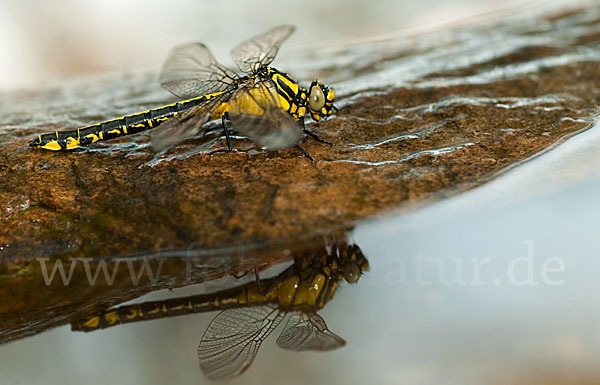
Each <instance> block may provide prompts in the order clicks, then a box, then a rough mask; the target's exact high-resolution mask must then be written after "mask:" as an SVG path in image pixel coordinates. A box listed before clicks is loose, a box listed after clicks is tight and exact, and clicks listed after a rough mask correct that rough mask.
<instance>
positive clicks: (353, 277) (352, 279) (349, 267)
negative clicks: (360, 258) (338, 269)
mask: <svg viewBox="0 0 600 385" xmlns="http://www.w3.org/2000/svg"><path fill="white" fill-rule="evenodd" d="M342 273H344V278H345V279H346V281H347V282H348V283H356V282H358V279H359V278H360V267H359V266H358V265H357V264H356V263H348V264H345V265H344V266H342Z"/></svg>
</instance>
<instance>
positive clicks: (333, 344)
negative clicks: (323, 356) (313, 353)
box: [277, 313, 346, 352]
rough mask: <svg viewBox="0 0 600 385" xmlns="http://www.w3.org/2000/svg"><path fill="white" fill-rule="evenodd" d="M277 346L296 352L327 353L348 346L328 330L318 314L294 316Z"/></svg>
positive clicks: (278, 340) (278, 339)
mask: <svg viewBox="0 0 600 385" xmlns="http://www.w3.org/2000/svg"><path fill="white" fill-rule="evenodd" d="M277 345H279V347H281V348H283V349H287V350H293V351H296V352H300V351H304V350H317V351H327V350H333V349H337V348H340V347H342V346H344V345H346V341H345V340H344V339H343V338H342V337H340V336H338V335H337V334H335V333H333V332H332V331H330V330H329V329H328V328H327V324H325V320H323V318H322V317H321V316H320V315H318V314H317V313H299V314H294V315H292V316H291V317H290V319H289V320H288V323H287V324H286V325H285V328H284V329H283V332H281V335H280V336H279V338H277Z"/></svg>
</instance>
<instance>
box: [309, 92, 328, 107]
mask: <svg viewBox="0 0 600 385" xmlns="http://www.w3.org/2000/svg"><path fill="white" fill-rule="evenodd" d="M309 98H310V100H309V102H308V104H309V106H310V109H311V110H313V111H319V110H320V109H321V108H323V106H324V105H325V95H324V94H323V90H321V88H320V87H319V86H314V87H313V88H312V89H311V90H310V96H309Z"/></svg>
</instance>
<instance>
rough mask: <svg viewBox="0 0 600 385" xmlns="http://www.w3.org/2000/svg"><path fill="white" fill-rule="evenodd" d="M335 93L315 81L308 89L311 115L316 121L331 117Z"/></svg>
mask: <svg viewBox="0 0 600 385" xmlns="http://www.w3.org/2000/svg"><path fill="white" fill-rule="evenodd" d="M334 99H335V92H334V91H333V88H329V87H327V86H326V85H324V84H323V83H321V82H318V81H316V80H315V81H314V82H312V83H311V85H310V88H309V89H308V108H309V109H310V115H311V117H312V118H313V120H315V121H319V120H321V118H325V117H327V116H329V115H331V112H332V111H333V100H334Z"/></svg>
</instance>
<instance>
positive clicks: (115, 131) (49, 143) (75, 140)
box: [29, 92, 222, 151]
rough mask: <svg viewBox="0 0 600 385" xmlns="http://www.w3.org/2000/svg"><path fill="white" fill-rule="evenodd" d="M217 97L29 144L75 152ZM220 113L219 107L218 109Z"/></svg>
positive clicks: (40, 138)
mask: <svg viewBox="0 0 600 385" xmlns="http://www.w3.org/2000/svg"><path fill="white" fill-rule="evenodd" d="M219 94H220V92H219V93H215V94H210V95H204V96H200V97H198V98H194V99H189V100H184V101H182V102H178V103H173V104H169V105H167V106H163V107H159V108H154V109H152V110H148V111H143V112H138V113H136V114H131V115H127V116H123V117H120V118H117V119H111V120H107V121H104V122H100V123H96V124H92V125H90V126H85V127H81V128H77V129H75V130H66V131H56V132H52V133H48V134H43V135H39V136H38V137H37V138H35V139H34V140H32V141H31V142H30V143H29V146H30V147H40V148H43V149H46V150H51V151H64V150H74V149H76V148H79V147H82V146H87V145H90V144H92V143H96V142H98V141H102V140H110V139H114V138H118V137H121V136H125V135H132V134H137V133H139V132H142V131H147V130H151V129H152V128H154V127H156V126H158V125H159V124H161V123H163V122H165V121H167V120H169V119H170V118H172V117H174V116H177V115H178V114H179V113H181V112H183V111H185V110H187V109H189V108H191V107H194V106H197V105H198V104H200V103H202V102H204V101H206V100H208V99H210V98H211V97H214V96H217V95H219ZM221 109H222V107H221Z"/></svg>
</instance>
